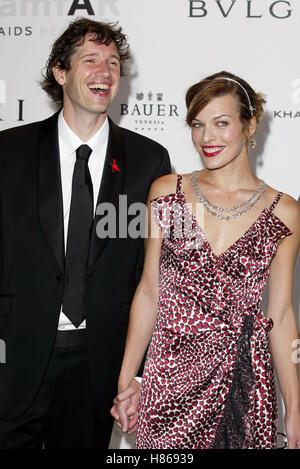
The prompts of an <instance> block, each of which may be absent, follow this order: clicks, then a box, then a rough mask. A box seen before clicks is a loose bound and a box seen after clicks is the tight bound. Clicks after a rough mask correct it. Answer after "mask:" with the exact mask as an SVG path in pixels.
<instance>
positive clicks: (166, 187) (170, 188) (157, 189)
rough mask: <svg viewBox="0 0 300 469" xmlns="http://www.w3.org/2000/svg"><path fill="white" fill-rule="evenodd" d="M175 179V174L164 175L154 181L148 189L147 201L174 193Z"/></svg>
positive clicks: (176, 176) (176, 177)
mask: <svg viewBox="0 0 300 469" xmlns="http://www.w3.org/2000/svg"><path fill="white" fill-rule="evenodd" d="M177 179H178V175H177V174H166V175H165V176H161V177H159V178H158V179H156V180H155V181H154V182H153V183H152V185H151V187H150V191H149V199H150V200H153V199H156V198H158V197H161V196H163V195H169V194H173V193H174V192H176V184H177Z"/></svg>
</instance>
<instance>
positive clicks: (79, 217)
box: [62, 145, 94, 327]
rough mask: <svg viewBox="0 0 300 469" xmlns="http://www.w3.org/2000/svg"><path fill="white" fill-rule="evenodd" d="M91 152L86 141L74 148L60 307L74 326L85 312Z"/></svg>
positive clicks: (90, 203)
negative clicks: (89, 162)
mask: <svg viewBox="0 0 300 469" xmlns="http://www.w3.org/2000/svg"><path fill="white" fill-rule="evenodd" d="M91 153H92V150H91V148H90V147H89V146H88V145H81V146H80V147H79V148H77V150H76V163H75V167H74V173H73V181H72V198H71V206H70V216H69V226H68V238H67V250H66V264H65V288H64V296H63V308H62V309H63V312H64V314H65V315H66V316H67V317H68V318H69V319H70V321H71V322H72V323H73V324H74V326H75V327H78V326H79V325H80V324H81V323H82V321H83V320H84V318H85V313H86V308H85V302H84V282H85V273H86V268H87V259H88V251H89V241H90V230H91V226H92V222H93V208H94V204H93V185H92V180H91V176H90V172H89V168H88V160H89V156H90V154H91Z"/></svg>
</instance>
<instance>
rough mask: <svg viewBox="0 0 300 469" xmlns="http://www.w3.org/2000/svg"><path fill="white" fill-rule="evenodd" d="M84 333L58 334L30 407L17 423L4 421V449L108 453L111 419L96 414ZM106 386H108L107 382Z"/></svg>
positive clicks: (0, 438)
mask: <svg viewBox="0 0 300 469" xmlns="http://www.w3.org/2000/svg"><path fill="white" fill-rule="evenodd" d="M87 352H88V350H87V343H86V331H85V330H84V329H81V330H80V329H79V330H75V331H59V332H58V334H57V337H56V342H55V346H54V349H53V353H52V356H51V359H50V361H49V365H48V368H47V371H46V374H45V376H44V379H43V381H42V384H41V386H40V389H39V392H38V394H37V395H36V397H35V399H34V401H33V403H32V405H31V406H30V408H29V409H28V410H27V411H26V413H25V414H24V415H23V416H22V418H20V419H19V420H18V421H15V422H4V421H0V449H39V448H43V447H44V448H45V449H106V448H108V445H109V441H110V437H111V431H112V426H113V419H112V418H111V419H108V423H107V424H106V425H104V426H103V424H100V422H99V421H98V420H97V417H96V415H95V413H94V409H93V397H92V391H91V380H90V372H89V364H88V355H87ZM103 385H104V386H105V383H103Z"/></svg>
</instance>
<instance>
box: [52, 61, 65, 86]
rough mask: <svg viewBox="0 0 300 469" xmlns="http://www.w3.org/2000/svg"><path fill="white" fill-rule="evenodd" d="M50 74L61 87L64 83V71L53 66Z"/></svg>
mask: <svg viewBox="0 0 300 469" xmlns="http://www.w3.org/2000/svg"><path fill="white" fill-rule="evenodd" d="M52 72H53V75H54V78H55V80H56V81H57V83H58V84H59V85H61V86H63V85H64V84H65V82H66V70H63V69H62V68H60V67H59V66H58V65H54V67H52Z"/></svg>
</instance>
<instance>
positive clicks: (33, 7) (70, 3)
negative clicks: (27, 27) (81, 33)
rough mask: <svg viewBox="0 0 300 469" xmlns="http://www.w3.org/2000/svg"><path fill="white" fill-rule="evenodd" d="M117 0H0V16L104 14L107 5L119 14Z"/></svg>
mask: <svg viewBox="0 0 300 469" xmlns="http://www.w3.org/2000/svg"><path fill="white" fill-rule="evenodd" d="M117 3H118V0H22V1H21V0H0V16H1V17H11V16H50V15H56V16H65V15H70V16H72V15H76V14H81V13H87V14H88V15H98V16H105V9H106V7H109V9H110V11H111V13H112V14H113V15H119V11H118V9H117V6H116V4H117Z"/></svg>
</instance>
